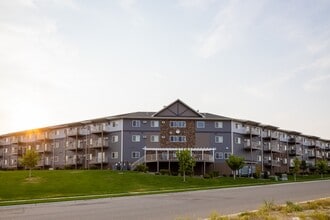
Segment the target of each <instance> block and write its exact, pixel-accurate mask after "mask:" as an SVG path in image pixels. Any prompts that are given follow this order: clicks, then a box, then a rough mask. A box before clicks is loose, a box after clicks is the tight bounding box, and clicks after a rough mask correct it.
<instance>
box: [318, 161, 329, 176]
mask: <svg viewBox="0 0 330 220" xmlns="http://www.w3.org/2000/svg"><path fill="white" fill-rule="evenodd" d="M316 169H317V171H318V172H319V173H320V174H321V178H323V174H324V173H326V172H327V171H328V161H326V160H318V161H317V162H316Z"/></svg>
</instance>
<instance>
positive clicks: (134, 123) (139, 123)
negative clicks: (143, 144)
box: [132, 120, 141, 127]
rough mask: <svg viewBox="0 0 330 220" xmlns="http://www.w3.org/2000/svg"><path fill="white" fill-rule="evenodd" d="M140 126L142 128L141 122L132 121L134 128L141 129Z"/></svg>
mask: <svg viewBox="0 0 330 220" xmlns="http://www.w3.org/2000/svg"><path fill="white" fill-rule="evenodd" d="M140 126H141V122H140V120H133V121H132V127H140Z"/></svg>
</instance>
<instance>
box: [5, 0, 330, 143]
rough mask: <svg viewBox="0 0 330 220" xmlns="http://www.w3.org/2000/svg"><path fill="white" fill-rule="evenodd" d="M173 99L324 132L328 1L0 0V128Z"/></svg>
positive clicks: (328, 127)
mask: <svg viewBox="0 0 330 220" xmlns="http://www.w3.org/2000/svg"><path fill="white" fill-rule="evenodd" d="M176 99H181V100H182V101H183V102H185V103H186V104H188V105H189V106H191V107H192V108H194V109H196V110H197V109H198V110H199V111H200V112H209V113H214V114H219V115H223V116H227V117H233V118H239V119H248V120H253V121H257V122H261V123H263V124H270V125H274V126H278V127H280V128H282V129H286V130H295V131H299V132H302V133H304V134H307V135H315V136H319V137H321V138H324V139H330V115H329V114H330V1H328V0H323V1H322V0H313V1H310V0H299V1H297V0H294V1H290V0H285V1H278V0H274V1H271V0H260V1H258V0H251V1H244V0H241V1H236V0H233V1H226V0H169V1H160V0H159V1H157V0H156V1H155V0H140V1H137V0H111V1H105V0H104V1H102V0H98V1H87V0H0V103H1V104H0V134H4V133H9V132H14V131H20V130H25V129H32V128H38V127H44V126H51V125H57V124H63V123H69V122H75V121H81V120H87V119H93V118H98V117H106V116H112V115H116V114H123V113H129V112H135V111H159V110H160V109H162V108H163V106H164V105H168V104H170V103H172V102H173V101H175V100H176Z"/></svg>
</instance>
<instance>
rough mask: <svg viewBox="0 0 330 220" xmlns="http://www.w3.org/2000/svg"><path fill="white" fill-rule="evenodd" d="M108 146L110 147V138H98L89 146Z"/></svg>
mask: <svg viewBox="0 0 330 220" xmlns="http://www.w3.org/2000/svg"><path fill="white" fill-rule="evenodd" d="M102 147H103V148H106V147H109V141H108V140H103V141H102V140H97V141H95V142H94V141H93V144H92V145H90V146H89V148H102Z"/></svg>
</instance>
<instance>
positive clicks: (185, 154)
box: [176, 149, 196, 182]
mask: <svg viewBox="0 0 330 220" xmlns="http://www.w3.org/2000/svg"><path fill="white" fill-rule="evenodd" d="M176 156H177V158H178V160H179V171H180V172H182V173H183V182H185V181H186V172H187V171H192V170H193V169H194V166H195V164H196V161H195V159H194V158H193V156H192V155H191V153H190V151H189V150H187V149H185V150H181V151H178V152H176Z"/></svg>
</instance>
